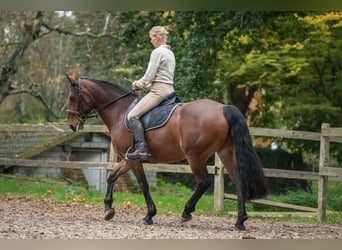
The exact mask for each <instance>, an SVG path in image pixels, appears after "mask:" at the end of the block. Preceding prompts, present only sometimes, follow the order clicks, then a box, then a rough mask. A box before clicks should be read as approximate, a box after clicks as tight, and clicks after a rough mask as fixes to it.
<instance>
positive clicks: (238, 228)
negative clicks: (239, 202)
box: [235, 214, 248, 230]
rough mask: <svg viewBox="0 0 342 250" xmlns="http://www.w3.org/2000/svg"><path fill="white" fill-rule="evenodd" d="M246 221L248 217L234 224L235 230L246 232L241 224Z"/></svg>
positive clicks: (245, 216) (243, 217)
mask: <svg viewBox="0 0 342 250" xmlns="http://www.w3.org/2000/svg"><path fill="white" fill-rule="evenodd" d="M247 219H248V215H247V214H246V215H244V216H242V217H241V218H240V219H238V221H237V222H236V223H235V228H236V229H237V230H246V227H245V225H244V224H243V223H244V222H245V221H246V220H247Z"/></svg>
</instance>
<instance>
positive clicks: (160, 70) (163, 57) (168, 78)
mask: <svg viewBox="0 0 342 250" xmlns="http://www.w3.org/2000/svg"><path fill="white" fill-rule="evenodd" d="M175 67H176V60H175V56H174V54H173V52H172V50H171V49H170V46H169V45H160V46H159V47H158V48H155V49H154V50H153V51H152V53H151V56H150V61H149V63H148V67H147V69H146V72H145V74H144V76H143V77H142V78H140V79H139V80H138V81H137V83H136V85H137V86H138V87H140V88H147V89H149V88H150V87H151V86H152V83H154V82H160V83H167V84H173V76H174V71H175Z"/></svg>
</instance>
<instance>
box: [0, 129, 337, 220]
mask: <svg viewBox="0 0 342 250" xmlns="http://www.w3.org/2000/svg"><path fill="white" fill-rule="evenodd" d="M32 128H34V131H37V129H38V130H39V129H41V131H45V132H46V131H49V130H51V131H54V132H55V131H56V130H58V131H60V132H62V133H67V131H68V132H69V128H68V127H67V126H60V125H48V126H46V125H44V126H43V125H36V126H28V125H24V126H22V125H0V133H1V132H4V131H32ZM90 132H93V133H108V130H107V129H106V127H105V126H94V125H88V126H85V128H84V130H82V131H79V132H78V133H90ZM250 133H251V135H252V136H260V137H280V138H292V139H301V140H311V141H320V157H319V171H318V172H308V171H291V170H281V169H264V172H265V175H266V176H267V177H274V178H290V179H306V180H318V208H317V209H316V208H307V207H302V206H295V205H290V204H283V203H276V202H271V201H265V200H256V201H252V202H254V203H258V204H266V205H272V206H277V207H286V208H292V209H296V210H300V211H310V212H317V215H318V218H319V220H325V217H326V204H327V186H328V181H329V180H330V181H342V168H336V167H334V168H332V167H329V159H330V153H329V152H330V150H329V149H330V142H337V143H341V142H342V128H330V126H329V124H325V123H324V124H322V128H321V132H320V133H315V132H305V131H293V130H280V129H265V128H253V127H251V128H250ZM116 164H117V163H116V162H99V163H94V162H65V161H46V160H29V159H11V158H0V165H4V166H24V167H46V168H49V167H53V168H72V169H75V168H78V169H106V170H112V169H113V168H114V167H115V166H116ZM207 167H208V172H209V174H213V175H214V176H215V177H214V210H215V211H220V210H222V209H223V206H224V199H236V196H235V195H231V194H225V193H224V174H225V171H224V168H223V166H222V163H221V161H220V160H219V158H218V157H217V156H215V165H213V166H212V165H210V166H207ZM144 169H145V170H147V171H155V172H172V173H191V170H190V167H189V166H188V165H180V164H144Z"/></svg>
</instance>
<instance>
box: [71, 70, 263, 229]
mask: <svg viewBox="0 0 342 250" xmlns="http://www.w3.org/2000/svg"><path fill="white" fill-rule="evenodd" d="M66 78H67V79H68V80H69V82H70V92H69V101H68V110H67V113H68V114H67V124H68V125H69V127H70V129H71V130H72V131H74V132H76V131H78V130H81V129H82V128H83V126H84V123H85V122H86V120H87V119H88V118H90V117H93V116H95V115H99V116H100V117H101V118H102V120H103V122H104V123H105V125H106V126H107V128H108V130H109V133H110V137H111V143H112V146H113V149H114V151H115V152H116V153H117V155H118V157H119V158H120V159H121V161H120V162H119V163H118V164H117V165H116V166H115V168H114V169H113V170H112V171H111V172H110V174H108V176H107V190H106V195H105V198H104V205H105V217H104V219H105V220H111V219H112V218H113V217H114V215H115V209H114V208H113V207H112V205H113V189H114V185H115V183H116V181H117V180H118V178H119V177H120V176H121V175H123V174H125V173H126V172H128V171H129V170H131V171H132V172H133V174H134V176H135V177H136V179H137V182H138V184H139V187H140V189H141V192H142V194H143V195H144V198H145V201H146V205H147V214H146V216H145V217H144V218H143V223H144V224H147V225H150V224H153V220H152V217H153V216H155V215H156V213H157V209H156V205H155V203H154V201H153V199H152V197H151V194H150V191H149V185H148V183H147V180H146V176H145V172H144V169H143V162H142V161H141V160H140V159H138V160H128V159H125V153H126V152H127V150H128V149H129V148H130V147H131V144H132V133H131V132H130V131H128V129H127V127H125V124H124V119H125V113H126V111H127V109H128V107H129V105H130V104H131V103H132V102H133V101H134V100H135V99H136V98H137V95H136V94H135V93H134V92H133V91H130V90H127V89H126V88H124V87H122V86H120V85H119V84H116V83H113V82H111V81H107V80H103V79H99V78H92V77H75V76H72V75H68V74H66ZM145 137H146V142H147V145H148V150H149V153H150V156H149V157H148V162H149V163H152V164H156V163H173V162H179V161H181V160H187V161H188V163H189V165H190V168H191V171H192V173H193V175H194V177H195V180H196V187H195V191H194V193H193V195H192V196H191V197H190V198H189V200H188V201H187V203H186V204H185V206H184V210H183V213H182V218H181V222H182V223H183V222H186V221H189V220H191V219H192V212H194V211H195V207H196V204H197V202H198V200H199V199H200V198H201V196H202V195H203V194H204V192H205V191H206V190H207V188H208V187H209V185H210V184H211V181H210V179H209V174H208V170H207V167H206V165H207V160H208V158H209V157H210V156H212V155H213V154H215V153H217V154H218V156H219V158H220V160H221V161H222V163H223V165H224V167H225V169H226V170H227V172H228V174H229V177H230V179H231V180H232V183H233V184H234V187H235V189H236V193H237V202H238V216H237V220H236V223H235V228H236V229H238V230H245V225H244V222H245V221H246V220H247V219H248V215H247V212H246V208H245V202H247V201H249V200H252V199H258V198H262V197H264V196H266V195H267V193H268V188H267V180H266V178H265V175H264V172H263V166H262V163H261V161H260V159H259V158H258V156H257V154H256V152H255V149H254V147H253V145H252V141H251V136H250V133H249V129H248V126H247V123H246V120H245V117H244V116H243V115H242V113H241V112H240V111H239V109H238V108H237V107H235V106H233V105H224V104H222V103H219V102H216V101H214V100H210V99H199V100H195V101H191V102H186V103H183V104H182V105H179V106H177V107H176V108H175V110H174V111H173V112H172V115H171V116H170V118H169V120H168V122H167V123H166V124H165V125H164V126H163V127H161V128H158V129H153V130H149V131H146V132H145Z"/></svg>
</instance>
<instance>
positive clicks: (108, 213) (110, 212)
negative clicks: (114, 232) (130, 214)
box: [104, 208, 115, 220]
mask: <svg viewBox="0 0 342 250" xmlns="http://www.w3.org/2000/svg"><path fill="white" fill-rule="evenodd" d="M114 215H115V209H114V208H110V209H108V210H106V211H105V217H104V218H105V220H110V219H112V218H113V217H114Z"/></svg>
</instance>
